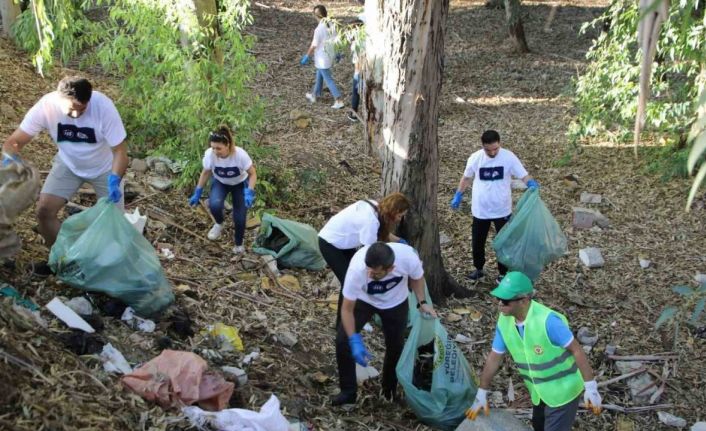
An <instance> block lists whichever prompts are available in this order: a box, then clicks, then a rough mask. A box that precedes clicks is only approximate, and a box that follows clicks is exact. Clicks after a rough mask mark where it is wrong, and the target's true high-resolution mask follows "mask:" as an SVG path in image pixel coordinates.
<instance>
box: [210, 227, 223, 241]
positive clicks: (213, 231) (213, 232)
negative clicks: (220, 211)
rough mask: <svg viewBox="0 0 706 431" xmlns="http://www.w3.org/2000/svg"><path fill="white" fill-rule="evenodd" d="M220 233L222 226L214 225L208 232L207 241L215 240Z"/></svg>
mask: <svg viewBox="0 0 706 431" xmlns="http://www.w3.org/2000/svg"><path fill="white" fill-rule="evenodd" d="M221 232H223V225H222V224H218V223H216V224H214V225H213V227H212V228H211V230H209V231H208V239H210V240H211V241H213V240H217V239H218V238H220V237H221Z"/></svg>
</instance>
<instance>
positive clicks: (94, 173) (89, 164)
mask: <svg viewBox="0 0 706 431" xmlns="http://www.w3.org/2000/svg"><path fill="white" fill-rule="evenodd" d="M60 98H61V96H60V95H59V93H58V92H56V91H53V92H51V93H49V94H46V95H44V96H43V97H42V98H41V99H39V101H38V102H37V103H36V104H35V105H34V106H32V108H31V109H30V110H29V112H27V115H25V118H24V120H22V123H21V124H20V129H21V130H22V131H23V132H25V133H27V134H28V135H30V136H35V135H37V134H38V133H39V132H41V131H42V130H47V131H48V132H49V135H51V138H52V139H53V140H54V142H55V143H56V145H57V147H59V158H60V159H61V161H62V162H64V164H65V165H66V166H68V167H69V169H71V172H73V173H74V174H76V175H77V176H79V177H81V178H96V177H98V176H100V175H103V174H105V173H106V172H108V171H109V170H110V169H111V168H112V165H113V151H112V150H111V147H115V146H117V145H119V144H120V143H122V142H123V141H124V140H125V138H126V137H127V133H126V132H125V127H124V126H123V122H122V120H121V119H120V114H119V113H118V110H117V109H115V105H114V104H113V101H112V100H110V98H108V96H106V95H105V94H103V93H101V92H99V91H95V90H94V91H93V93H92V94H91V100H89V102H88V106H87V107H86V110H85V111H84V112H83V114H82V115H81V116H80V117H78V118H72V117H69V116H68V115H66V114H65V113H64V112H62V107H61V104H60Z"/></svg>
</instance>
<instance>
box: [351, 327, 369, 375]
mask: <svg viewBox="0 0 706 431" xmlns="http://www.w3.org/2000/svg"><path fill="white" fill-rule="evenodd" d="M348 345H349V346H350V347H351V353H352V354H353V359H355V362H356V363H358V364H359V365H360V366H362V367H367V366H368V361H369V360H371V359H373V355H371V354H370V353H368V350H367V349H366V348H365V344H363V337H361V336H360V334H357V333H356V334H353V335H351V336H350V337H348Z"/></svg>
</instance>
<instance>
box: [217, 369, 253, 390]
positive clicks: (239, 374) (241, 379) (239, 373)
mask: <svg viewBox="0 0 706 431" xmlns="http://www.w3.org/2000/svg"><path fill="white" fill-rule="evenodd" d="M221 370H223V372H224V373H226V374H229V375H231V376H233V377H235V378H236V380H237V381H238V387H241V386H244V385H245V384H246V383H247V382H248V374H247V373H246V372H245V370H243V369H242V368H238V367H230V366H224V367H221Z"/></svg>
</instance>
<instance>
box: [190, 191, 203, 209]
mask: <svg viewBox="0 0 706 431" xmlns="http://www.w3.org/2000/svg"><path fill="white" fill-rule="evenodd" d="M201 193H203V187H196V190H194V194H193V195H191V198H189V206H192V207H193V206H196V205H198V204H199V200H200V199H201Z"/></svg>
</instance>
